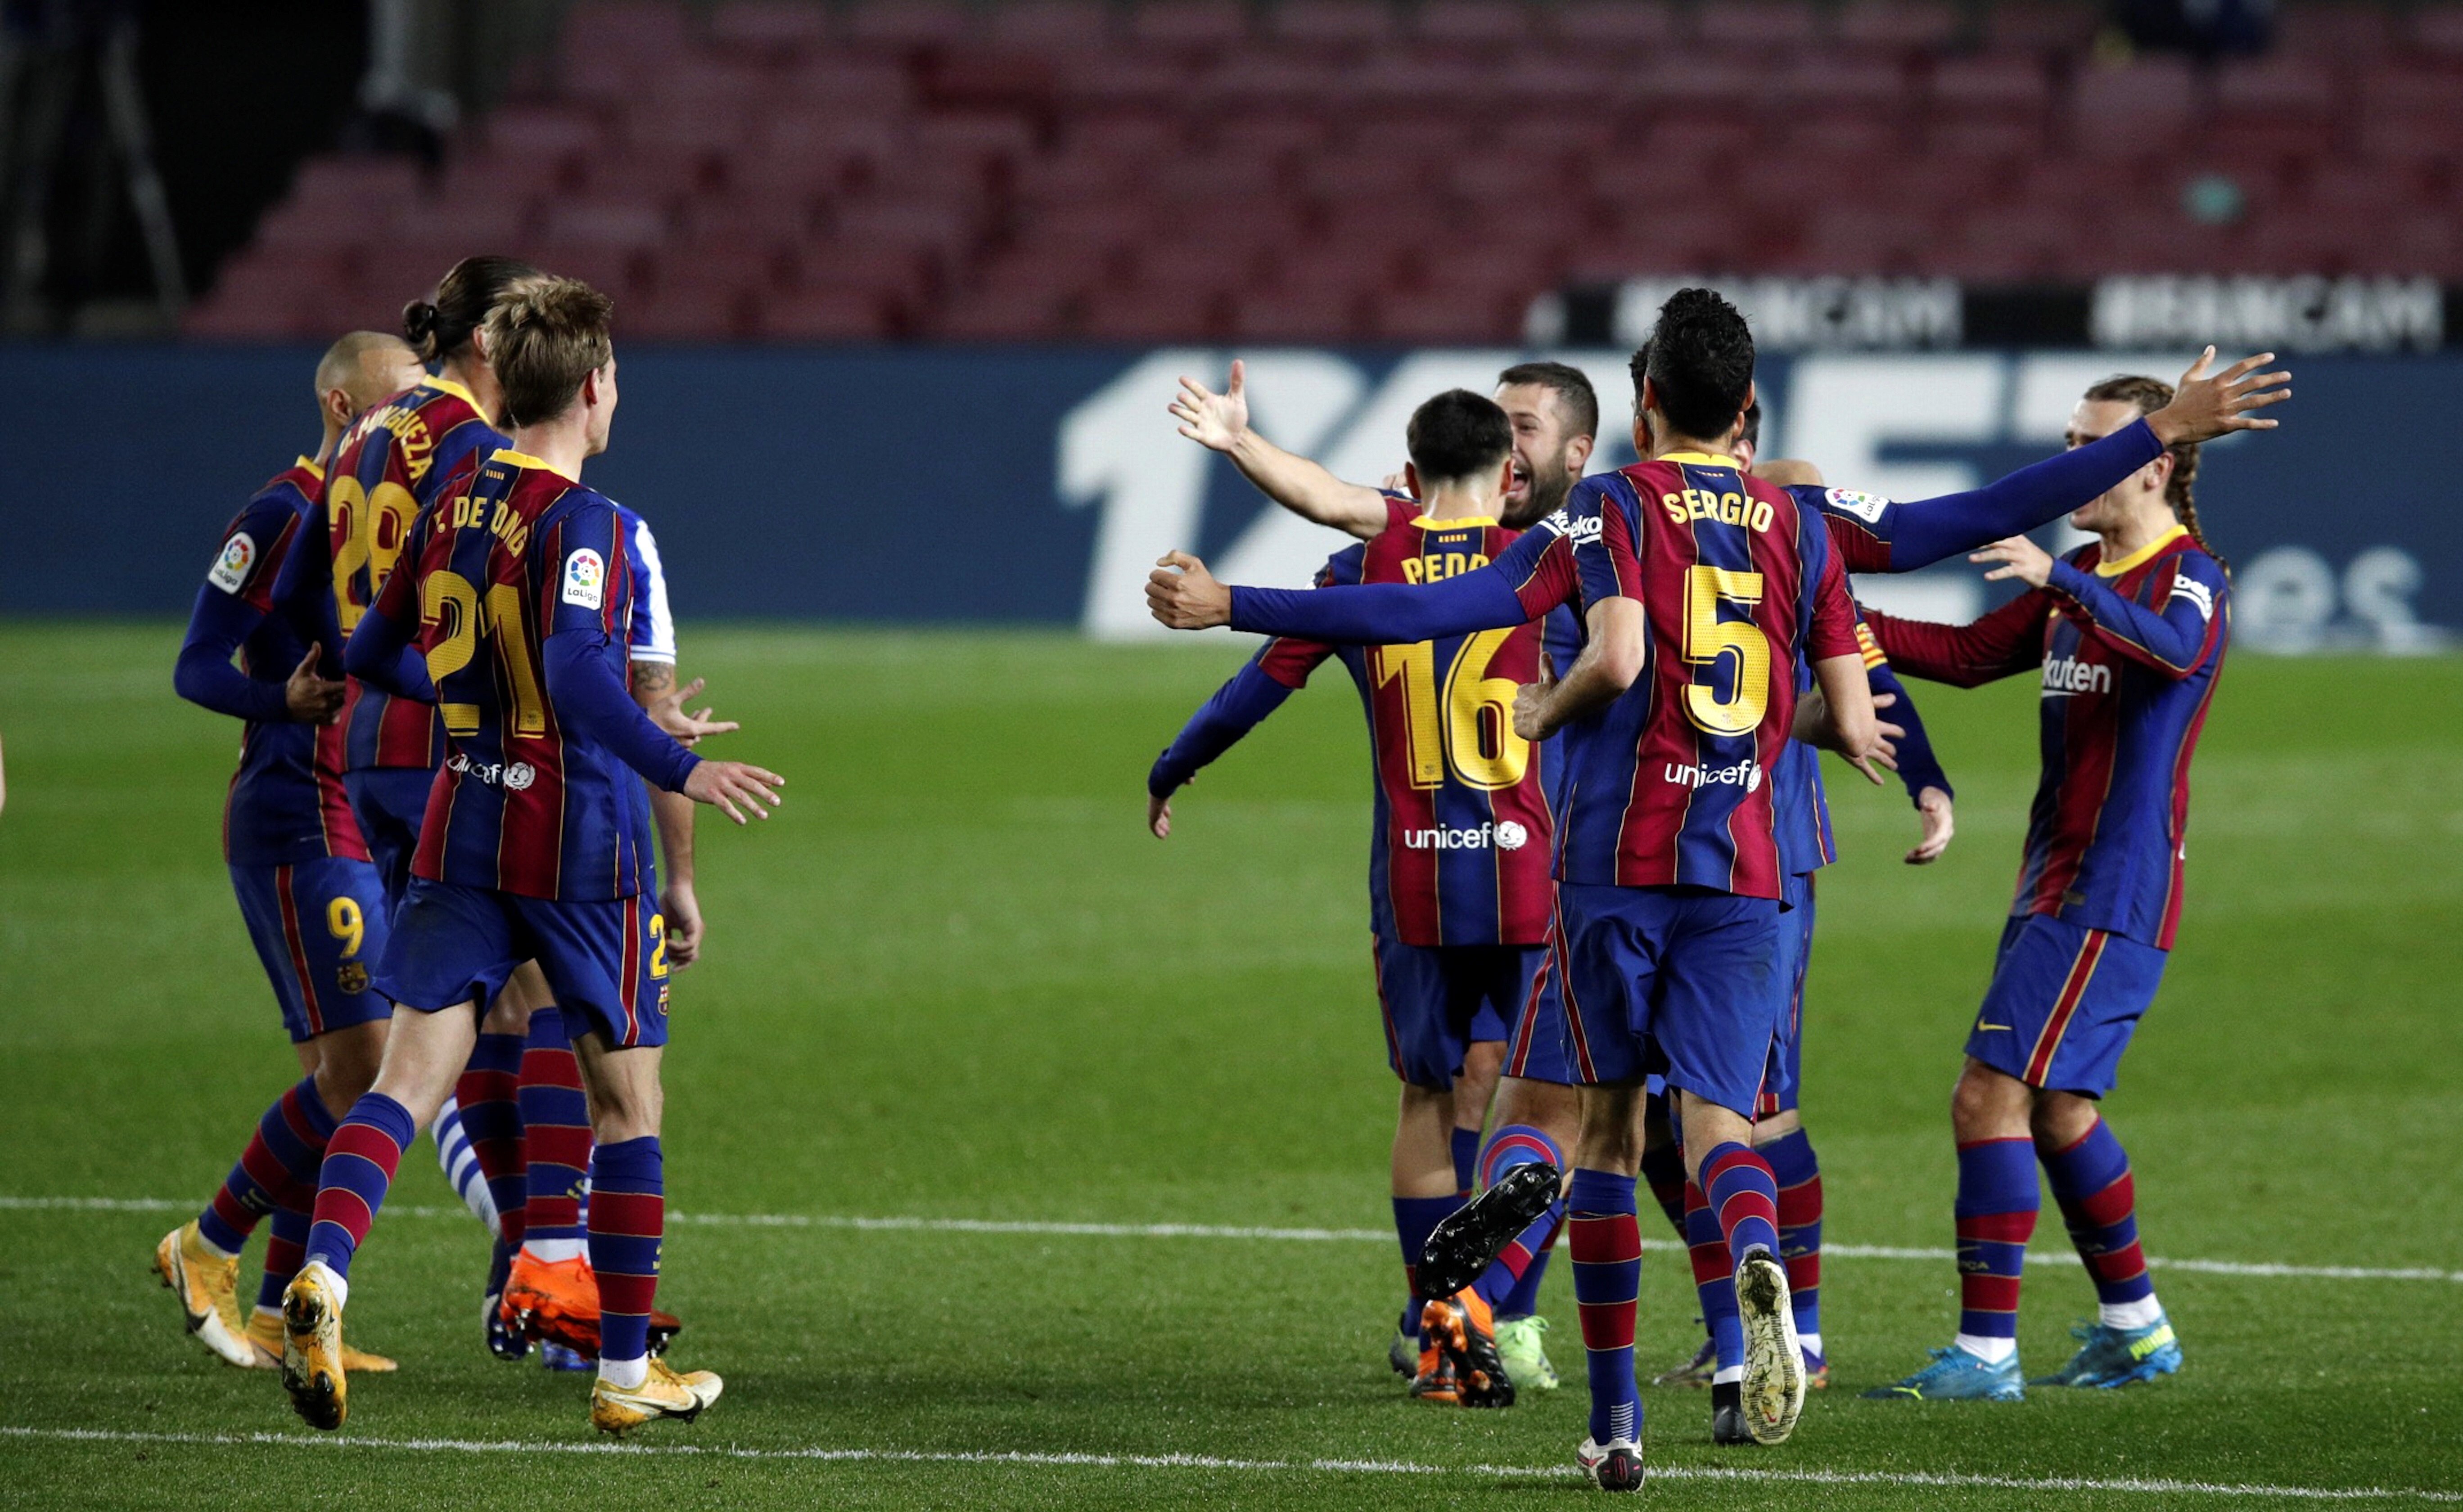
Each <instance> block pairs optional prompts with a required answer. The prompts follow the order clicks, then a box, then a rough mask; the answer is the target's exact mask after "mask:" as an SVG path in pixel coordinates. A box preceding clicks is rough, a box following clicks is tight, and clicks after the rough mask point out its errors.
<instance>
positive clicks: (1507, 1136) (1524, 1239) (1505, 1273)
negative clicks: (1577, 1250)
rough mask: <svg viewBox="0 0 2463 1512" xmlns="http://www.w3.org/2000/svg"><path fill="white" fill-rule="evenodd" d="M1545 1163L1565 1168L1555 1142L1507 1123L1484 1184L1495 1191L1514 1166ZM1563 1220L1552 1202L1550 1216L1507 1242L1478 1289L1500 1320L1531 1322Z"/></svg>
mask: <svg viewBox="0 0 2463 1512" xmlns="http://www.w3.org/2000/svg"><path fill="white" fill-rule="evenodd" d="M1543 1161H1544V1162H1545V1163H1547V1164H1549V1165H1552V1166H1555V1167H1556V1168H1557V1169H1558V1170H1559V1171H1562V1170H1563V1169H1565V1157H1564V1156H1563V1154H1562V1153H1561V1152H1559V1151H1558V1148H1557V1141H1556V1140H1554V1139H1551V1138H1549V1137H1548V1135H1547V1134H1545V1133H1544V1132H1542V1131H1540V1130H1537V1129H1534V1128H1532V1127H1531V1126H1530V1125H1529V1124H1507V1125H1505V1126H1504V1127H1503V1128H1501V1129H1499V1130H1497V1131H1496V1133H1495V1134H1493V1135H1491V1136H1490V1137H1489V1141H1488V1151H1487V1154H1486V1155H1485V1156H1483V1157H1482V1159H1481V1161H1480V1167H1481V1169H1480V1179H1481V1180H1482V1181H1483V1182H1485V1183H1486V1184H1487V1185H1490V1186H1494V1185H1495V1184H1496V1182H1497V1178H1498V1177H1502V1176H1504V1175H1505V1174H1506V1173H1507V1172H1509V1171H1512V1170H1513V1169H1515V1167H1516V1166H1525V1165H1535V1164H1538V1163H1540V1162H1543ZM1564 1217H1565V1204H1564V1203H1563V1202H1562V1201H1561V1200H1560V1201H1557V1202H1554V1203H1551V1204H1550V1205H1549V1208H1548V1211H1547V1212H1545V1213H1542V1214H1541V1215H1539V1216H1538V1217H1537V1218H1535V1219H1533V1220H1531V1223H1530V1226H1529V1227H1527V1228H1525V1229H1523V1231H1522V1232H1521V1233H1519V1234H1516V1235H1515V1236H1514V1238H1513V1239H1512V1240H1511V1241H1509V1242H1507V1243H1506V1246H1505V1248H1504V1249H1503V1250H1502V1251H1500V1252H1499V1253H1498V1255H1497V1257H1496V1259H1494V1260H1493V1261H1491V1262H1490V1263H1489V1266H1488V1270H1487V1272H1486V1274H1484V1275H1482V1276H1481V1277H1480V1278H1479V1280H1478V1281H1477V1282H1476V1283H1475V1284H1474V1285H1475V1286H1476V1288H1477V1290H1478V1292H1479V1294H1480V1295H1481V1296H1483V1297H1485V1298H1487V1299H1488V1305H1489V1307H1491V1308H1492V1309H1493V1311H1494V1312H1495V1313H1496V1315H1497V1316H1498V1317H1500V1318H1527V1317H1529V1316H1531V1315H1532V1314H1533V1313H1535V1312H1537V1311H1538V1310H1539V1307H1538V1298H1539V1280H1540V1277H1541V1276H1542V1275H1544V1274H1545V1273H1546V1271H1547V1268H1548V1247H1549V1246H1550V1245H1551V1244H1553V1243H1555V1242H1557V1228H1558V1224H1559V1223H1561V1222H1562V1221H1563V1220H1564Z"/></svg>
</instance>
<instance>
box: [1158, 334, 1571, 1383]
mask: <svg viewBox="0 0 2463 1512" xmlns="http://www.w3.org/2000/svg"><path fill="white" fill-rule="evenodd" d="M1240 383H1241V374H1240V371H1239V369H1238V368H1237V367H1235V368H1234V369H1233V376H1232V388H1231V392H1232V394H1234V395H1236V394H1237V393H1238V391H1239V386H1240ZM1183 428H1184V429H1188V428H1190V426H1188V425H1184V427H1183ZM1219 434H1221V428H1220V427H1214V426H1208V427H1207V428H1205V429H1203V430H1201V431H1200V434H1199V436H1198V437H1197V439H1200V440H1206V439H1207V438H1208V437H1209V436H1211V435H1219ZM1406 436H1407V443H1408V448H1409V453H1410V458H1411V462H1410V465H1409V482H1410V486H1411V488H1412V490H1413V491H1414V492H1415V493H1416V494H1417V495H1418V497H1417V498H1416V499H1414V498H1409V497H1405V496H1402V495H1379V496H1378V501H1379V508H1381V510H1382V511H1383V512H1384V519H1385V524H1384V527H1383V528H1382V529H1379V530H1377V531H1376V532H1375V533H1373V534H1372V535H1370V536H1369V537H1368V538H1367V539H1366V540H1365V541H1364V542H1363V543H1362V544H1361V545H1359V546H1354V547H1351V548H1349V549H1348V550H1346V551H1340V552H1338V553H1336V554H1335V556H1334V557H1333V558H1331V559H1330V560H1329V561H1328V562H1327V563H1326V565H1325V569H1324V571H1323V572H1321V573H1320V574H1319V582H1320V583H1337V582H1387V583H1427V582H1431V581H1436V580H1440V579H1442V578H1443V577H1445V576H1446V575H1448V574H1449V573H1450V572H1464V571H1470V570H1471V569H1473V568H1475V567H1478V566H1481V565H1484V564H1486V563H1487V562H1488V561H1489V560H1490V558H1492V557H1493V556H1494V555H1496V554H1497V553H1498V552H1500V551H1503V550H1504V548H1505V546H1506V545H1507V544H1508V543H1510V542H1511V541H1512V540H1513V539H1514V536H1515V531H1516V529H1518V525H1519V523H1520V522H1515V521H1513V520H1512V519H1510V518H1508V519H1507V520H1504V521H1500V520H1499V518H1498V516H1497V509H1498V501H1499V498H1500V497H1501V496H1502V495H1504V494H1505V493H1506V491H1507V490H1508V489H1509V488H1510V487H1512V486H1514V484H1515V463H1514V461H1513V453H1514V429H1513V423H1512V421H1510V420H1509V419H1508V418H1507V416H1506V413H1505V411H1504V410H1502V409H1500V408H1499V407H1498V406H1497V405H1496V404H1495V403H1494V402H1493V400H1487V399H1483V398H1481V397H1480V396H1479V395H1476V394H1472V393H1470V392H1468V391H1466V390H1463V389H1454V390H1450V391H1449V392H1447V393H1443V394H1440V395H1438V396H1436V397H1435V398H1434V399H1431V400H1428V402H1426V403H1424V404H1422V405H1421V406H1420V407H1419V409H1418V410H1417V411H1415V412H1414V413H1413V415H1412V416H1411V421H1410V425H1409V427H1408V430H1407V432H1406ZM1259 444H1262V443H1259ZM1253 455H1255V453H1254V452H1253ZM1273 459H1274V460H1271V461H1269V462H1268V464H1266V467H1267V470H1269V471H1273V470H1276V467H1277V464H1285V467H1284V470H1288V467H1297V466H1312V467H1313V466H1314V465H1315V464H1302V463H1300V462H1299V459H1297V458H1292V457H1290V456H1289V455H1288V454H1284V453H1278V452H1277V453H1274V454H1273ZM1560 633H1561V634H1567V635H1569V634H1570V630H1569V629H1567V630H1565V631H1562V632H1560ZM1336 655H1340V657H1341V659H1342V662H1343V665H1344V667H1345V669H1346V670H1347V671H1349V672H1350V674H1351V677H1352V680H1353V682H1354V684H1355V685H1356V686H1357V687H1358V688H1359V691H1360V696H1361V700H1362V704H1363V706H1364V708H1365V710H1366V713H1367V716H1368V727H1369V738H1370V744H1371V755H1372V762H1373V768H1374V771H1375V774H1376V796H1377V805H1376V808H1377V816H1376V828H1375V832H1374V837H1373V839H1372V841H1371V848H1370V852H1369V854H1370V866H1369V930H1370V936H1371V940H1372V945H1373V955H1374V960H1375V962H1376V966H1377V990H1378V997H1379V1000H1380V1004H1381V1006H1382V1007H1383V1008H1384V1025H1385V1036H1386V1054H1387V1060H1388V1062H1389V1064H1390V1065H1391V1066H1392V1068H1393V1069H1394V1073H1395V1074H1396V1075H1397V1076H1398V1077H1399V1078H1401V1080H1402V1082H1403V1093H1402V1107H1401V1111H1400V1113H1399V1116H1398V1118H1397V1122H1396V1126H1395V1132H1394V1144H1393V1159H1392V1177H1393V1188H1392V1190H1393V1201H1394V1225H1395V1232H1396V1237H1397V1238H1398V1239H1400V1240H1401V1242H1402V1246H1403V1257H1404V1275H1405V1279H1406V1285H1411V1286H1412V1300H1413V1311H1412V1312H1411V1313H1410V1314H1408V1315H1406V1316H1407V1321H1408V1324H1409V1327H1410V1331H1412V1332H1413V1333H1415V1334H1416V1335H1417V1336H1418V1337H1419V1339H1420V1342H1421V1348H1420V1350H1418V1353H1419V1360H1418V1362H1417V1370H1416V1373H1415V1375H1414V1379H1413V1381H1412V1386H1411V1391H1412V1394H1414V1395H1415V1396H1418V1397H1420V1398H1421V1399H1423V1400H1427V1401H1433V1402H1445V1403H1455V1402H1459V1403H1460V1404H1461V1405H1464V1406H1467V1407H1502V1406H1510V1405H1512V1403H1513V1401H1514V1396H1515V1381H1514V1378H1513V1376H1512V1374H1511V1372H1509V1371H1508V1370H1507V1369H1506V1368H1505V1367H1504V1366H1503V1365H1502V1364H1501V1362H1500V1361H1499V1360H1498V1359H1497V1356H1496V1345H1495V1340H1494V1327H1493V1321H1492V1319H1493V1310H1492V1308H1491V1306H1490V1303H1489V1301H1488V1299H1486V1298H1484V1297H1482V1296H1481V1295H1480V1294H1479V1293H1478V1291H1477V1290H1475V1289H1473V1288H1471V1287H1470V1286H1464V1287H1462V1288H1460V1289H1458V1290H1457V1291H1455V1292H1452V1293H1449V1294H1448V1295H1445V1296H1429V1295H1426V1294H1424V1293H1423V1292H1422V1291H1421V1290H1420V1289H1419V1287H1418V1285H1416V1280H1415V1275H1414V1272H1415V1267H1416V1265H1417V1263H1418V1260H1419V1255H1420V1252H1421V1250H1422V1249H1423V1248H1424V1247H1425V1246H1426V1244H1427V1242H1428V1232H1429V1230H1430V1229H1431V1228H1432V1227H1433V1226H1434V1225H1435V1223H1436V1222H1437V1220H1440V1219H1442V1218H1444V1217H1445V1216H1446V1215H1447V1214H1449V1213H1450V1212H1452V1211H1453V1209H1454V1208H1455V1206H1457V1205H1458V1204H1459V1202H1460V1201H1461V1199H1462V1193H1461V1184H1462V1183H1461V1181H1460V1179H1459V1177H1458V1175H1457V1172H1456V1170H1455V1165H1454V1160H1453V1157H1452V1154H1451V1151H1450V1149H1449V1139H1448V1135H1449V1134H1450V1133H1452V1132H1453V1130H1454V1127H1455V1124H1456V1119H1455V1106H1456V1104H1455V1089H1454V1082H1455V1080H1456V1078H1457V1077H1458V1076H1459V1075H1460V1074H1461V1071H1462V1069H1463V1063H1464V1060H1465V1057H1466V1055H1467V1053H1468V1050H1469V1048H1470V1045H1471V1042H1472V1039H1473V1038H1474V1036H1476V1035H1477V1034H1478V1032H1479V1028H1480V1026H1481V1025H1482V1024H1486V1025H1489V1026H1493V1027H1491V1029H1490V1031H1489V1037H1490V1038H1492V1039H1494V1040H1497V1041H1500V1042H1501V1041H1502V1039H1503V1033H1504V1026H1505V1025H1506V1024H1508V1023H1510V1022H1511V1020H1512V1016H1513V1015H1514V1014H1515V1012H1516V1011H1518V1009H1519V1008H1520V1006H1521V1004H1523V1002H1524V1001H1525V1000H1526V999H1527V998H1528V996H1529V994H1530V987H1531V981H1532V977H1533V974H1534V972H1535V971H1536V970H1537V967H1538V963H1539V960H1540V956H1541V946H1542V944H1543V942H1544V940H1545V939H1546V934H1547V921H1548V912H1549V901H1550V897H1549V895H1550V889H1549V884H1548V877H1547V871H1546V867H1547V861H1546V857H1547V854H1548V849H1549V840H1550V836H1551V833H1552V826H1551V823H1550V819H1549V810H1548V804H1547V801H1546V798H1545V796H1544V791H1545V789H1544V784H1545V782H1546V780H1547V776H1548V771H1547V767H1548V763H1547V757H1546V753H1545V752H1544V751H1543V750H1541V749H1538V748H1535V747H1534V746H1533V745H1531V744H1530V743H1529V742H1527V741H1524V740H1522V739H1521V738H1520V737H1519V736H1516V735H1515V734H1514V733H1513V730H1512V729H1511V727H1510V713H1509V710H1510V702H1509V701H1510V700H1511V698H1512V696H1513V691H1514V689H1515V688H1516V687H1517V686H1519V685H1520V684H1522V683H1523V682H1526V681H1528V680H1531V679H1532V678H1534V677H1537V675H1538V669H1539V659H1540V656H1541V644H1540V632H1539V627H1538V626H1537V625H1536V624H1534V625H1524V626H1520V627H1516V628H1515V629H1511V630H1503V631H1492V632H1488V633H1486V634H1484V635H1479V636H1471V637H1453V638H1449V639H1446V640H1439V641H1428V642H1422V643H1419V644H1416V645H1407V646H1403V645H1396V646H1380V647H1374V648H1368V649H1362V648H1347V649H1344V650H1342V651H1340V652H1338V651H1337V650H1336V648H1334V647H1332V646H1327V645H1322V644H1312V643H1307V642H1297V641H1290V640H1276V641H1275V642H1272V643H1271V644H1269V645H1268V646H1267V647H1266V648H1265V649H1264V650H1263V651H1261V652H1260V653H1259V654H1258V655H1257V657H1256V658H1255V659H1253V660H1252V661H1251V662H1250V663H1249V665H1248V666H1246V667H1244V668H1242V669H1241V671H1240V672H1239V674H1238V675H1237V676H1235V677H1233V678H1232V680H1231V681H1230V682H1229V683H1227V684H1225V685H1224V687H1223V688H1222V689H1221V690H1220V691H1219V692H1217V693H1216V694H1215V696H1214V698H1213V699H1212V700H1210V702H1208V703H1207V705H1206V706H1205V707H1204V708H1203V709H1201V710H1199V711H1198V714H1197V715H1196V717H1195V718H1193V719H1192V720H1191V721H1190V722H1189V724H1188V727H1187V728H1185V729H1183V730H1182V731H1181V733H1180V736H1179V738H1178V739H1176V740H1175V741H1173V743H1172V745H1171V746H1170V747H1169V748H1168V749H1166V751H1165V752H1164V753H1163V755H1162V756H1161V757H1160V758H1159V759H1158V760H1157V761H1156V763H1155V766H1154V770H1153V772H1152V773H1151V775H1150V776H1149V777H1148V779H1147V795H1148V796H1147V817H1148V823H1149V825H1150V826H1151V828H1152V829H1153V831H1154V832H1155V833H1156V834H1157V835H1158V836H1165V835H1168V834H1169V833H1170V812H1171V810H1170V798H1171V795H1172V793H1174V792H1175V791H1177V790H1178V789H1179V788H1180V787H1181V786H1182V785H1183V784H1184V783H1186V782H1188V780H1189V779H1190V778H1191V777H1192V776H1194V775H1195V773H1196V772H1197V771H1198V769H1199V768H1201V767H1204V766H1205V765H1206V764H1207V763H1208V762H1210V761H1212V760H1213V759H1214V758H1215V757H1217V756H1219V755H1221V754H1222V753H1223V752H1224V751H1225V750H1227V749H1229V748H1230V747H1231V745H1232V744H1233V743H1234V742H1236V741H1238V740H1239V739H1240V738H1241V737H1242V736H1243V735H1245V734H1246V733H1247V732H1248V731H1249V730H1250V729H1251V728H1253V726H1254V725H1255V724H1257V722H1258V721H1260V720H1262V719H1264V718H1265V717H1266V716H1267V715H1269V714H1271V713H1273V712H1274V710H1275V708H1277V707H1279V706H1280V705H1281V703H1282V702H1283V700H1284V699H1285V698H1286V697H1287V696H1288V695H1289V694H1290V692H1291V690H1292V689H1294V688H1296V687H1298V686H1300V685H1301V684H1302V683H1304V682H1306V681H1307V680H1308V675H1309V673H1310V672H1311V671H1312V670H1314V669H1315V668H1316V666H1317V665H1318V664H1319V662H1321V661H1323V660H1324V659H1326V658H1328V657H1329V656H1336Z"/></svg>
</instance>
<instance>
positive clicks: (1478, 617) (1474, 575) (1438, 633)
mask: <svg viewBox="0 0 2463 1512" xmlns="http://www.w3.org/2000/svg"><path fill="white" fill-rule="evenodd" d="M1503 565H1504V559H1503V558H1501V557H1500V558H1499V559H1498V560H1496V561H1494V562H1491V563H1490V564H1489V565H1488V566H1486V567H1483V568H1481V569H1480V570H1479V571H1477V572H1465V573H1464V574H1462V575H1461V576H1460V577H1449V578H1447V579H1446V580H1445V581H1443V582H1440V583H1427V584H1413V583H1359V584H1354V585H1352V586H1349V587H1338V588H1234V589H1232V590H1231V628H1232V629H1234V630H1249V631H1257V632H1262V633H1264V634H1266V635H1274V636H1290V637H1298V638H1301V639H1306V640H1322V641H1331V642H1333V643H1334V644H1337V645H1347V646H1373V645H1406V644H1408V643H1410V642H1412V641H1415V640H1435V639H1437V638H1439V637H1444V636H1461V635H1469V634H1470V633H1471V632H1472V631H1474V630H1496V629H1500V628H1502V627H1504V626H1507V625H1519V624H1522V623H1524V622H1525V621H1527V620H1529V619H1530V618H1531V615H1530V612H1529V611H1528V610H1526V609H1524V608H1523V606H1522V600H1521V599H1520V598H1519V597H1517V596H1516V595H1515V592H1514V587H1513V583H1512V580H1511V579H1510V578H1509V577H1507V576H1506V574H1505V573H1503V572H1499V571H1498V569H1499V568H1500V567H1501V566H1503Z"/></svg>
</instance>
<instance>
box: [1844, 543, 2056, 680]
mask: <svg viewBox="0 0 2463 1512" xmlns="http://www.w3.org/2000/svg"><path fill="white" fill-rule="evenodd" d="M2020 539H2024V537H2020ZM2052 608H2053V601H2052V595H2051V594H2047V593H2040V592H2039V593H2032V594H2020V595H2019V596H2017V597H2016V598H2014V599H2012V600H2010V601H2009V602H2008V603H2006V604H2003V605H2002V606H2001V607H2000V608H1998V609H1995V610H1993V611H1992V612H1990V613H1988V614H1987V615H1985V616H1984V617H1983V618H1981V619H1978V620H1976V621H1974V622H1973V623H1972V624H1965V625H1942V624H1935V623H1933V622H1932V621H1930V620H1925V619H1901V618H1900V617H1898V616H1896V615H1891V614H1885V613H1884V612H1883V611H1881V610H1878V609H1866V610H1865V611H1864V622H1865V623H1866V624H1867V625H1869V626H1871V627H1872V631H1873V638H1874V639H1875V640H1878V641H1880V642H1881V645H1882V652H1883V654H1884V655H1885V656H1886V657H1888V658H1889V659H1890V664H1891V665H1892V666H1894V667H1896V668H1897V669H1898V670H1899V671H1900V672H1903V673H1906V674H1907V675H1908V676H1910V677H1918V678H1923V679H1924V680H1927V681H1929V682H1947V683H1949V684H1950V685H1951V686H1952V687H1958V688H1973V687H1980V686H1982V685H1983V684H1985V683H1987V682H1991V681H1994V680H1997V679H2001V678H2007V677H2015V676H2016V675H2017V674H2019V673H2021V672H2029V671H2033V670H2034V669H2035V668H2037V667H2038V666H2039V665H2041V663H2042V661H2043V655H2044V616H2047V615H2049V614H2051V613H2052Z"/></svg>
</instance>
